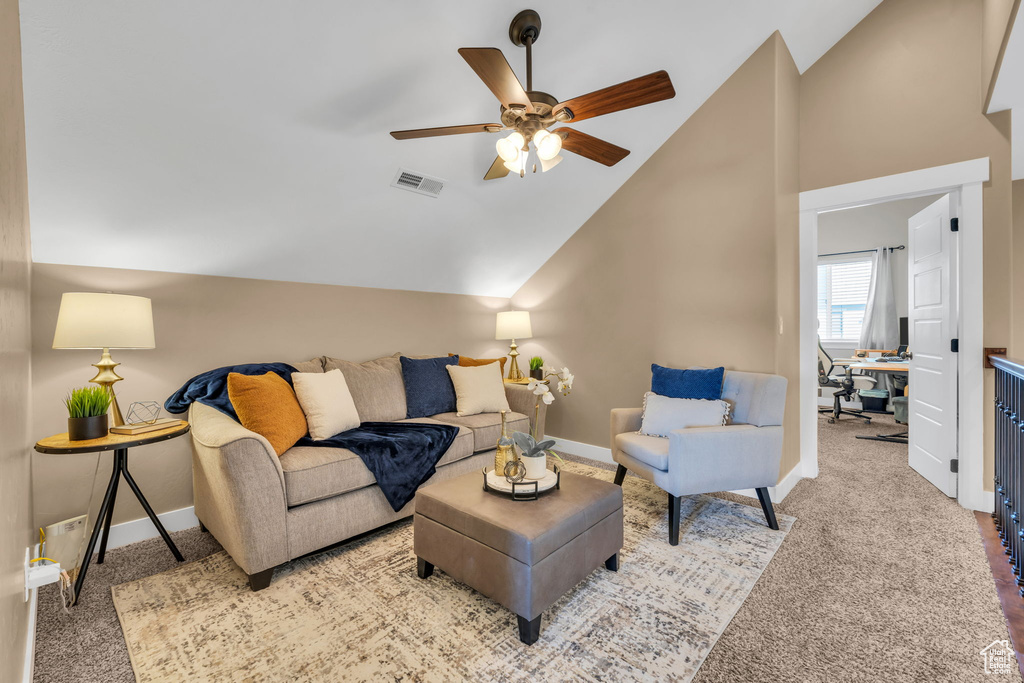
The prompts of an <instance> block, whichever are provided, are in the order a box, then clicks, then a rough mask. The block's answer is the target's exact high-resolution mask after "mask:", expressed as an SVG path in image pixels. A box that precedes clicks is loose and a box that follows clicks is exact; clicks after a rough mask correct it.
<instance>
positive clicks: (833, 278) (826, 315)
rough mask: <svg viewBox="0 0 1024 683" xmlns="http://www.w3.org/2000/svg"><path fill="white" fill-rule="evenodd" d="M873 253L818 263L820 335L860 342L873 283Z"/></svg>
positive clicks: (842, 340)
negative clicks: (866, 255)
mask: <svg viewBox="0 0 1024 683" xmlns="http://www.w3.org/2000/svg"><path fill="white" fill-rule="evenodd" d="M871 269H872V259H871V257H870V256H868V257H866V258H865V257H861V258H856V259H851V258H850V257H845V258H844V259H843V260H841V261H823V262H819V263H818V335H819V336H820V337H821V338H822V339H823V340H828V341H832V342H850V343H855V344H856V343H859V342H860V331H861V328H862V327H863V326H864V312H865V310H866V309H867V302H868V288H869V287H870V286H871Z"/></svg>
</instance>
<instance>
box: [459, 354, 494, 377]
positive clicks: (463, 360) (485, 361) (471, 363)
mask: <svg viewBox="0 0 1024 683" xmlns="http://www.w3.org/2000/svg"><path fill="white" fill-rule="evenodd" d="M448 356H449V357H450V356H458V357H459V365H461V366H462V367H464V368H472V367H476V366H477V365H490V364H491V363H501V376H502V377H504V376H505V356H502V357H501V358H470V357H469V356H463V355H461V354H458V353H449V354H448Z"/></svg>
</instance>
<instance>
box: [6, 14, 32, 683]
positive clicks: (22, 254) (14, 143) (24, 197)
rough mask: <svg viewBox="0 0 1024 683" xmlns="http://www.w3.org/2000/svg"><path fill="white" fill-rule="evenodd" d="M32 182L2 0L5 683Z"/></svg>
mask: <svg viewBox="0 0 1024 683" xmlns="http://www.w3.org/2000/svg"><path fill="white" fill-rule="evenodd" d="M30 269H31V254H30V252H29V236H28V180H27V173H26V169H25V116H24V103H23V99H22V91H21V27H20V24H19V23H18V1H17V0H0V505H2V506H3V509H2V511H0V681H20V680H21V675H22V665H23V663H24V661H25V659H24V653H25V639H26V636H27V633H28V603H27V602H25V579H24V576H25V574H24V569H23V567H24V564H25V548H26V547H27V546H28V545H29V544H30V543H31V542H32V519H31V509H32V501H31V490H32V486H31V471H30V469H29V468H30V464H31V461H30V459H29V452H30V450H31V444H32V441H31V438H30V436H29V401H28V398H29V394H30V386H29V381H30V374H29V371H30V366H29V284H30V283H29V271H30Z"/></svg>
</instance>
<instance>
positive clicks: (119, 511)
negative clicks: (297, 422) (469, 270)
mask: <svg viewBox="0 0 1024 683" xmlns="http://www.w3.org/2000/svg"><path fill="white" fill-rule="evenodd" d="M32 283H33V291H32V306H33V320H32V338H33V343H32V370H33V385H34V389H35V391H34V420H33V423H34V428H33V434H34V435H35V438H37V439H38V438H42V437H43V436H46V435H49V434H54V433H58V432H63V431H66V430H67V422H66V419H65V418H66V417H67V415H66V413H65V412H64V409H63V406H62V405H61V401H60V400H61V398H62V397H63V396H64V394H65V393H66V392H67V391H68V389H70V388H72V387H76V386H83V385H85V384H87V383H88V380H89V378H90V377H92V375H93V373H94V372H95V371H94V369H93V368H91V367H89V364H90V363H95V362H96V361H97V360H98V359H99V352H98V351H68V350H54V349H51V348H50V344H51V342H52V340H53V330H54V324H55V323H56V320H57V310H58V308H59V304H60V295H61V293H62V292H68V291H107V290H109V291H114V292H118V293H123V294H138V295H142V296H147V297H150V298H152V300H153V317H154V326H155V328H156V344H157V348H156V349H154V350H151V351H114V352H113V356H114V360H116V361H119V362H120V363H121V364H122V365H121V367H120V368H118V373H119V374H120V375H121V376H122V377H124V381H123V382H119V383H118V385H117V391H118V400H119V402H120V403H121V406H122V408H123V409H125V410H127V408H128V404H129V403H131V402H132V401H139V400H155V401H160V402H161V403H163V401H164V399H166V398H167V397H168V396H169V395H170V394H171V393H173V392H174V391H175V390H176V389H177V388H178V387H179V386H181V384H182V383H183V382H184V381H185V380H187V379H188V378H189V377H192V376H194V375H196V374H199V373H200V372H204V371H206V370H210V369H212V368H215V367H219V366H222V365H232V364H237V363H251V362H265V361H286V362H287V361H300V360H308V359H309V358H311V357H314V356H319V355H324V354H326V355H331V356H335V357H338V358H345V359H349V360H355V361H362V360H367V359H370V358H376V357H378V356H381V355H386V354H391V353H394V352H396V351H401V352H403V353H437V354H446V353H466V354H470V355H479V356H499V355H502V354H503V353H505V352H506V351H507V350H508V347H507V346H505V343H504V342H496V341H494V323H495V311H497V310H501V309H502V308H507V306H508V300H507V299H489V298H483V297H471V296H462V295H454V294H430V293H423V292H403V291H396V290H384V289H365V288H359V287H337V286H332V285H309V284H298V283H289V282H275V281H268V280H247V279H240V278H223V277H211V276H202V275H181V274H172V273H156V272H147V271H137V270H116V269H107V268H87V267H80V266H56V265H46V264H36V265H35V266H34V269H33V274H32ZM129 457H130V461H129V464H130V466H131V469H132V472H133V474H134V476H135V479H136V480H137V481H138V482H139V485H140V486H141V487H142V489H143V492H144V493H145V494H146V497H147V498H148V499H149V502H150V504H152V505H153V507H154V508H155V509H156V511H157V513H162V512H167V511H170V510H176V509H180V508H184V507H188V506H189V505H191V504H192V474H191V455H190V450H189V443H188V439H187V438H181V439H175V440H173V441H169V442H165V443H160V444H152V445H149V446H145V447H142V448H138V449H136V450H133V451H132V452H131V453H130V456H129ZM100 459H101V462H100V465H99V475H98V477H97V478H96V481H95V484H94V485H91V484H92V483H93V481H94V474H95V473H96V469H97V456H96V455H93V454H89V455H78V456H52V455H41V454H35V456H34V468H35V477H34V492H35V513H36V514H35V518H36V523H37V524H50V523H52V522H55V521H59V520H61V519H66V518H67V517H70V516H73V515H78V514H82V512H83V511H84V510H85V509H86V507H87V506H89V504H90V496H91V500H92V505H91V510H90V512H91V513H93V514H95V512H96V511H97V510H98V509H99V505H100V501H101V499H102V496H103V489H104V487H105V485H106V481H107V478H108V477H109V476H110V459H111V456H110V454H109V453H108V454H104V455H103V456H101V457H100ZM142 517H145V512H144V511H143V510H142V508H141V506H139V504H138V503H137V502H135V500H134V498H133V497H132V496H131V495H130V491H128V489H126V488H123V487H122V488H121V489H119V496H118V500H117V507H116V509H115V510H114V523H115V524H116V523H120V522H124V521H127V520H132V519H138V518H142Z"/></svg>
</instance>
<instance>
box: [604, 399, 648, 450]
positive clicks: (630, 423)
mask: <svg viewBox="0 0 1024 683" xmlns="http://www.w3.org/2000/svg"><path fill="white" fill-rule="evenodd" d="M643 416H644V409H643V408H612V421H611V424H612V443H613V444H614V443H615V437H616V436H617V435H619V434H625V433H626V432H636V431H639V430H640V424H641V423H642V422H643Z"/></svg>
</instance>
